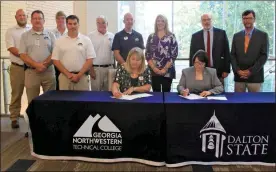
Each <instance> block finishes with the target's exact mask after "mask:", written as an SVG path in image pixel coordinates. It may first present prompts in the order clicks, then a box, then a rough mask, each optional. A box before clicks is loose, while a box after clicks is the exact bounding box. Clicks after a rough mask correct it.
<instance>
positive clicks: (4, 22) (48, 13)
mask: <svg viewBox="0 0 276 172" xmlns="http://www.w3.org/2000/svg"><path fill="white" fill-rule="evenodd" d="M19 8H22V9H24V10H26V12H27V14H28V23H30V16H31V13H32V11H34V10H41V11H43V13H44V15H45V28H47V29H53V28H55V14H56V12H57V11H59V10H62V11H64V12H65V13H66V14H67V15H69V14H73V12H74V1H1V56H7V55H8V52H7V50H6V43H5V33H6V30H7V29H8V28H9V27H11V26H14V25H15V24H16V21H15V18H14V15H15V12H16V10H17V9H19Z"/></svg>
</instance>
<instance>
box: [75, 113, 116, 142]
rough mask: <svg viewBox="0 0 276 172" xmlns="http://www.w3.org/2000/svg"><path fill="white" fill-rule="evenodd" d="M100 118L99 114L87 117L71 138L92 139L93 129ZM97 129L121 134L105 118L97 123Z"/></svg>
mask: <svg viewBox="0 0 276 172" xmlns="http://www.w3.org/2000/svg"><path fill="white" fill-rule="evenodd" d="M100 118H101V116H100V115H99V114H97V115H96V116H95V117H92V115H89V117H88V118H87V119H86V120H85V121H84V123H83V124H82V126H81V127H80V128H79V129H78V131H77V132H76V133H75V135H74V136H73V137H92V133H93V131H92V130H93V127H94V125H95V124H96V123H97V121H98V120H99V119H100ZM98 127H99V129H101V130H102V131H103V132H121V131H120V130H119V129H118V128H117V127H116V126H115V125H114V124H113V122H112V121H111V120H110V119H109V118H108V117H107V116H104V117H102V118H101V119H100V121H98Z"/></svg>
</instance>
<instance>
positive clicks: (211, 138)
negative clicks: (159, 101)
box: [164, 93, 276, 167]
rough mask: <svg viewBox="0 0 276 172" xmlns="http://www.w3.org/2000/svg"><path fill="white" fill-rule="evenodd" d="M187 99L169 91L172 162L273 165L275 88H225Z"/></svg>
mask: <svg viewBox="0 0 276 172" xmlns="http://www.w3.org/2000/svg"><path fill="white" fill-rule="evenodd" d="M225 96H226V98H227V99H228V100H225V101H219V100H207V99H204V100H203V99H201V100H187V99H184V98H182V97H180V96H178V95H177V94H175V93H165V101H164V103H165V109H166V131H167V133H166V138H167V139H166V142H167V159H166V163H167V166H168V167H179V166H183V165H189V164H204V165H213V164H217V165H230V164H244V165H250V164H259V165H272V166H273V165H275V162H276V161H275V159H276V115H275V93H226V94H225Z"/></svg>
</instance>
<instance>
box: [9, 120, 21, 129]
mask: <svg viewBox="0 0 276 172" xmlns="http://www.w3.org/2000/svg"><path fill="white" fill-rule="evenodd" d="M11 127H12V128H19V124H18V122H17V120H15V121H12V123H11Z"/></svg>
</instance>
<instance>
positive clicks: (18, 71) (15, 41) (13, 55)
mask: <svg viewBox="0 0 276 172" xmlns="http://www.w3.org/2000/svg"><path fill="white" fill-rule="evenodd" d="M15 19H16V22H17V25H16V26H14V27H11V28H9V29H8V30H7V32H6V47H7V50H8V51H9V52H10V61H11V66H10V83H11V89H12V90H11V102H10V107H9V110H10V113H11V115H10V119H11V127H12V128H18V127H19V124H18V121H17V120H18V117H19V116H20V110H21V98H22V94H23V90H24V82H25V72H24V62H23V61H22V60H21V59H20V57H19V44H20V38H21V35H22V33H24V32H26V31H28V30H30V29H31V26H29V25H28V24H27V15H26V13H25V11H24V10H23V9H19V10H17V11H16V15H15Z"/></svg>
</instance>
